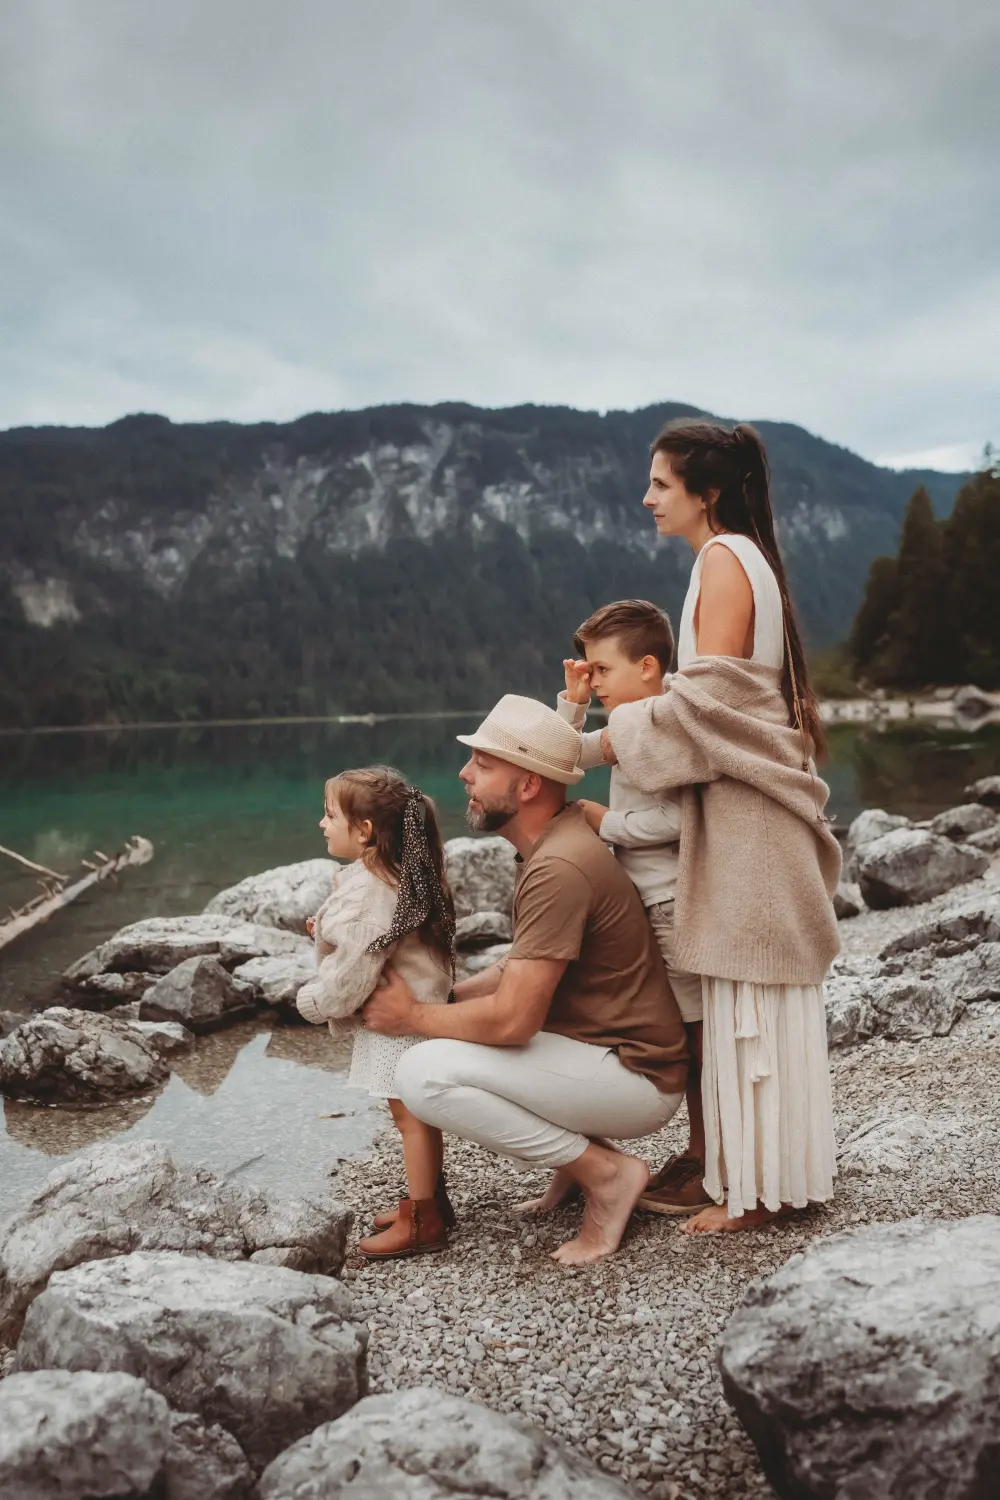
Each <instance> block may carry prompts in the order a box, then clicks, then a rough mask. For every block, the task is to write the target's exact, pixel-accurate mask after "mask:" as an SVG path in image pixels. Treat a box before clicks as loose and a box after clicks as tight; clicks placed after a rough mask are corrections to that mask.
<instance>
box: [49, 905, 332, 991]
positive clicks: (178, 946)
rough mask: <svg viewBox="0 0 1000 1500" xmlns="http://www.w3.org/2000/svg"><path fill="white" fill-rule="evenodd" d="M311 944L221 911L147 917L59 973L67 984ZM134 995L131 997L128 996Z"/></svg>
mask: <svg viewBox="0 0 1000 1500" xmlns="http://www.w3.org/2000/svg"><path fill="white" fill-rule="evenodd" d="M311 949H312V944H311V942H310V941H309V939H308V938H306V937H299V936H298V935H297V934H296V933H294V932H282V931H281V930H279V929H278V928H276V927H265V926H263V925H261V924H260V923H257V922H244V921H242V920H241V919H239V918H237V917H228V916H226V915H224V914H223V913H216V914H211V915H209V916H205V915H204V913H203V914H202V915H201V916H198V917H147V918H146V919H145V920H144V921H142V922H132V923H131V924H130V926H128V927H123V928H122V929H121V931H119V932H116V933H115V934H114V936H113V937H109V938H108V939H107V941H106V942H104V943H101V944H99V946H98V947H96V948H94V949H92V951H91V952H90V953H85V954H84V956H83V958H80V959H78V960H77V961H76V963H75V964H73V965H72V966H71V967H70V968H69V969H67V970H66V973H65V974H64V975H63V978H64V980H65V981H66V983H67V984H70V985H73V984H76V983H78V982H79V981H80V980H87V979H94V978H95V977H96V976H97V975H99V974H104V973H109V972H110V973H120V974H126V973H129V974H134V973H143V974H168V973H169V972H170V970H171V969H175V968H176V967H177V965H178V964H180V963H183V962H184V960H185V959H188V958H196V957H198V956H199V955H200V954H203V953H211V954H213V955H214V956H215V957H216V958H218V960H219V962H220V963H223V964H227V965H229V966H233V965H235V964H238V963H245V962H246V960H247V959H248V958H272V957H276V956H278V955H279V954H291V953H305V952H307V951H311ZM129 998H134V997H129Z"/></svg>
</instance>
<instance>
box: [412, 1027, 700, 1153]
mask: <svg viewBox="0 0 1000 1500" xmlns="http://www.w3.org/2000/svg"><path fill="white" fill-rule="evenodd" d="M396 1092H397V1094H398V1096H399V1098H400V1099H402V1101H403V1103H404V1104H405V1105H406V1107H407V1109H409V1110H411V1111H412V1113H413V1114H415V1115H416V1116H417V1119H418V1120H423V1121H424V1122H425V1123H426V1124H428V1125H436V1126H438V1128H439V1129H440V1130H444V1131H446V1132H447V1133H448V1134H449V1135H458V1136H461V1137H462V1138H463V1139H464V1140H467V1141H476V1142H478V1144H479V1145H480V1146H485V1147H486V1149H487V1150H488V1151H496V1152H497V1153H498V1154H500V1155H502V1156H512V1157H514V1158H516V1159H518V1160H520V1161H526V1162H532V1163H535V1164H537V1165H539V1166H544V1167H564V1166H567V1165H568V1164H569V1163H570V1162H572V1161H575V1160H576V1158H577V1157H578V1156H582V1155H583V1153H584V1151H586V1149H587V1147H588V1146H589V1145H590V1142H591V1140H593V1139H594V1138H599V1137H602V1136H607V1137H610V1138H611V1139H612V1140H632V1139H634V1138H636V1137H638V1136H644V1135H652V1133H653V1132H654V1131H656V1130H660V1129H661V1128H662V1127H663V1126H664V1125H666V1123H667V1121H668V1120H670V1119H671V1118H672V1116H673V1115H674V1113H675V1112H676V1110H677V1108H678V1106H679V1105H680V1102H681V1099H682V1098H683V1095H681V1094H661V1093H660V1091H659V1089H658V1088H657V1087H656V1086H655V1084H653V1083H651V1082H650V1081H649V1079H648V1078H643V1077H642V1075H641V1074H639V1073H632V1072H630V1071H629V1069H628V1068H626V1067H624V1066H623V1065H622V1063H621V1062H619V1060H618V1054H617V1053H616V1052H614V1051H613V1050H612V1049H611V1048H609V1047H594V1046H590V1045H588V1043H586V1042H577V1041H574V1040H573V1039H572V1038H570V1037H565V1036H557V1035H556V1034H555V1033H554V1032H551V1031H540V1032H539V1033H538V1034H537V1036H534V1037H532V1039H531V1041H530V1042H529V1043H528V1044H527V1046H525V1047H487V1046H484V1045H482V1044H481V1043H479V1042H455V1041H449V1040H444V1039H438V1040H434V1041H428V1042H418V1043H417V1045H416V1046H415V1047H411V1048H410V1049H409V1051H408V1052H405V1053H404V1054H403V1056H402V1057H401V1058H400V1060H399V1064H398V1066H397V1068H396Z"/></svg>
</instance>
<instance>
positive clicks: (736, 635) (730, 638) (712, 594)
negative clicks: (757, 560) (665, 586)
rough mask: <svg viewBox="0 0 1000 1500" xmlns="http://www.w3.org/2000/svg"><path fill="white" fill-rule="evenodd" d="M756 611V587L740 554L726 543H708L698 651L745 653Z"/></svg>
mask: <svg viewBox="0 0 1000 1500" xmlns="http://www.w3.org/2000/svg"><path fill="white" fill-rule="evenodd" d="M753 614H754V606H753V588H752V587H751V584H750V579H749V578H748V577H747V574H746V570H745V569H744V567H743V564H742V563H741V562H740V560H739V558H738V557H737V556H736V554H735V553H734V552H732V551H730V549H729V548H728V547H726V546H719V545H715V546H710V547H708V549H707V550H706V552H705V557H704V560H703V562H702V567H701V590H700V593H699V597H698V613H697V621H696V625H697V635H698V654H699V655H700V656H742V655H744V652H745V645H746V638H747V634H748V632H749V630H750V626H751V623H752V621H753Z"/></svg>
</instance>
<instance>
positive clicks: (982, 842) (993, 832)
mask: <svg viewBox="0 0 1000 1500" xmlns="http://www.w3.org/2000/svg"><path fill="white" fill-rule="evenodd" d="M965 842H966V843H967V844H971V845H972V847H973V849H981V850H982V851H983V853H984V854H1000V821H997V822H996V823H994V824H993V827H992V828H984V829H982V831H981V832H980V833H970V834H968V835H967V837H966V840H965Z"/></svg>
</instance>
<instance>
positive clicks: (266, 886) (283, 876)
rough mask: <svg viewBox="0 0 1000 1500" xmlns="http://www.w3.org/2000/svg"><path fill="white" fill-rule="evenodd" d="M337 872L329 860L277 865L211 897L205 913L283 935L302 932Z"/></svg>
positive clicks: (321, 902)
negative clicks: (273, 929) (276, 929)
mask: <svg viewBox="0 0 1000 1500" xmlns="http://www.w3.org/2000/svg"><path fill="white" fill-rule="evenodd" d="M341 868H342V866H340V865H338V864H337V863H336V861H334V860H332V859H304V860H302V861H301V863H299V864H296V865H278V866H277V868H276V869H273V870H264V871H263V872H262V873H261V874H260V875H248V876H247V878H246V879H245V880H241V881H240V882H239V883H238V884H237V885H231V886H229V887H228V889H226V890H224V891H220V892H219V894H218V895H217V896H213V897H212V899H211V901H210V902H209V903H208V905H207V906H206V907H205V912H206V913H207V914H208V915H212V916H215V915H222V916H226V917H238V918H239V919H240V920H241V921H244V922H259V923H260V924H261V925H262V926H264V927H282V928H284V929H285V930H286V931H287V932H305V930H306V920H307V918H309V917H312V916H315V914H316V912H317V911H318V910H319V908H320V907H321V906H322V905H323V902H324V901H325V900H326V898H327V896H329V894H330V887H331V885H332V884H333V877H334V875H335V874H336V873H337V871H338V870H339V869H341Z"/></svg>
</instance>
